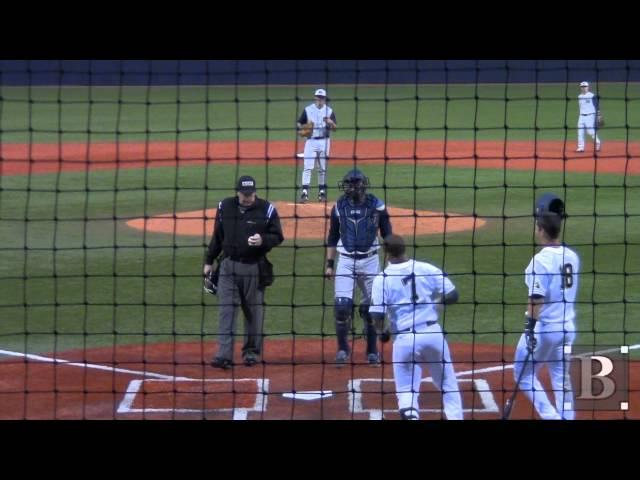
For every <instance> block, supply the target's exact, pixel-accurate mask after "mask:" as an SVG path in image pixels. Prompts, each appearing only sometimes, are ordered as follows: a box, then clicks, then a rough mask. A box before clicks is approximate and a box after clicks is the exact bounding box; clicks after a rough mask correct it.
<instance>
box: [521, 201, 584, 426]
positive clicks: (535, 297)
mask: <svg viewBox="0 0 640 480" xmlns="http://www.w3.org/2000/svg"><path fill="white" fill-rule="evenodd" d="M535 215H536V232H535V233H536V241H537V242H538V244H539V245H542V247H543V248H542V250H540V252H538V253H537V254H536V255H535V256H534V257H533V259H531V262H530V263H529V265H528V266H527V269H526V270H525V281H526V284H527V288H528V294H529V301H528V307H527V312H526V324H525V332H524V334H523V335H522V337H521V338H520V341H519V342H518V346H517V348H516V356H515V357H516V358H515V369H514V376H515V378H516V379H517V378H519V376H520V372H522V369H523V368H524V373H523V374H522V379H521V381H520V389H521V390H522V391H523V392H524V394H525V395H526V396H527V398H528V399H529V400H530V401H531V402H532V403H533V405H534V407H535V409H536V411H537V412H538V414H539V415H540V417H541V418H543V419H545V420H560V419H566V420H573V419H574V418H575V412H574V410H573V391H572V388H571V378H570V376H569V360H570V359H569V357H568V356H567V355H565V353H564V346H565V345H572V344H573V342H574V340H575V332H576V327H575V317H576V314H575V302H576V293H577V291H578V276H579V273H580V259H579V257H578V255H577V254H576V253H575V252H574V251H573V250H571V249H570V248H568V247H566V246H564V245H562V244H561V243H560V242H559V237H560V231H561V229H562V218H563V216H564V203H563V202H562V200H561V199H560V198H558V197H557V196H556V195H554V194H551V193H547V194H545V195H543V196H542V197H540V199H538V201H537V202H536V214H535ZM529 353H531V354H532V355H528V354H529ZM527 357H528V360H529V361H527V362H525V359H526V358H527ZM531 360H533V361H531ZM545 365H546V366H547V367H548V369H549V376H550V377H551V386H552V389H553V391H554V396H555V407H554V406H553V404H552V403H551V402H550V401H549V398H548V396H547V394H546V392H545V391H544V389H543V387H542V385H541V384H540V380H539V379H538V374H539V371H540V369H541V368H542V367H544V366H545ZM567 406H571V407H570V408H565V407H567Z"/></svg>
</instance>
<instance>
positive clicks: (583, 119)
mask: <svg viewBox="0 0 640 480" xmlns="http://www.w3.org/2000/svg"><path fill="white" fill-rule="evenodd" d="M580 86H581V87H588V86H589V83H588V82H582V83H580ZM578 105H579V106H580V114H579V115H578V149H577V151H584V131H585V130H586V131H587V133H588V134H589V135H590V136H591V137H592V138H595V141H596V150H600V139H599V138H598V135H597V133H596V129H595V123H596V113H597V111H598V97H596V95H594V94H593V92H589V91H587V92H586V93H581V94H580V95H578Z"/></svg>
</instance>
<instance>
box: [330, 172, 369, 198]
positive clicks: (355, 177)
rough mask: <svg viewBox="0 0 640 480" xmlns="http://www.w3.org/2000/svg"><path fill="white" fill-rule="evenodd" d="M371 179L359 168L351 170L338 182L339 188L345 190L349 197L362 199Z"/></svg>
mask: <svg viewBox="0 0 640 480" xmlns="http://www.w3.org/2000/svg"><path fill="white" fill-rule="evenodd" d="M368 186H369V179H368V178H367V177H366V176H365V174H364V173H362V172H361V171H360V170H358V169H357V168H354V169H353V170H350V171H349V172H347V174H346V175H345V176H344V177H343V178H342V181H341V182H339V183H338V188H339V189H340V190H342V191H343V192H344V194H345V195H346V196H347V198H350V199H352V200H356V201H358V200H360V199H362V197H364V194H365V192H366V191H367V187H368Z"/></svg>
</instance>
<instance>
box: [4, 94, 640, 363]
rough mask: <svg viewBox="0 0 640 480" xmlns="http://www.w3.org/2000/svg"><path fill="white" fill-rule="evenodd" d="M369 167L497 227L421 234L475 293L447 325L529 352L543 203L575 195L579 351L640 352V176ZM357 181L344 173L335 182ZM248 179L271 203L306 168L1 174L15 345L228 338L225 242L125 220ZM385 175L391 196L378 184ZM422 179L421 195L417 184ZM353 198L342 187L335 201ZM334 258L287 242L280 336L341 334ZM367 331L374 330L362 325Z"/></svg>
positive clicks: (422, 243)
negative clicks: (527, 319) (530, 280)
mask: <svg viewBox="0 0 640 480" xmlns="http://www.w3.org/2000/svg"><path fill="white" fill-rule="evenodd" d="M421 88H422V87H421ZM487 88H488V87H487ZM491 88H498V87H491ZM512 88H515V87H509V91H511V89H512ZM523 88H525V87H523ZM529 88H530V87H529ZM555 88H559V87H555ZM65 90H66V89H65ZM238 90H239V91H240V90H241V89H238ZM276 90H277V89H276ZM336 90H337V89H334V92H335V93H334V96H335V97H337V98H336V102H335V103H337V102H338V101H339V98H340V95H338V94H339V93H340V91H336ZM72 91H75V90H72ZM229 91H231V90H229ZM269 91H271V89H269ZM345 91H346V90H345ZM3 92H4V93H3V95H4V94H6V89H3ZM256 108H257V107H256ZM262 108H263V107H262ZM336 108H337V107H336ZM292 109H293V107H292ZM5 112H6V110H4V109H3V115H5ZM167 116H168V117H171V114H170V113H168V114H167ZM3 119H6V117H4V116H3ZM3 121H4V120H3ZM3 129H4V123H3ZM5 135H8V134H6V133H5ZM15 141H19V139H18V136H16V137H15ZM364 168H365V170H366V173H367V175H368V176H369V177H370V178H371V181H372V183H373V185H374V187H373V188H372V191H373V192H374V193H376V194H377V195H378V196H380V197H383V198H385V200H386V202H387V204H388V205H390V206H395V207H404V208H413V207H414V205H415V208H416V209H427V210H438V211H445V210H446V211H447V212H450V213H462V214H474V213H475V214H477V215H479V216H481V217H484V218H485V219H487V220H488V223H487V225H486V226H485V227H483V228H482V229H479V230H478V231H476V232H475V233H472V232H463V233H457V234H447V235H429V236H422V237H418V238H416V239H414V240H415V243H416V249H415V252H413V251H412V252H411V253H412V254H413V253H415V256H416V257H417V258H418V259H420V260H427V261H431V262H433V263H435V264H436V265H439V266H442V267H443V268H444V269H445V270H446V271H447V272H449V274H450V275H451V278H452V280H453V281H454V283H455V284H456V285H457V286H458V288H459V291H460V294H461V302H460V304H459V305H456V306H453V307H451V308H450V309H448V311H447V313H446V318H445V328H446V329H447V330H448V331H449V332H451V340H452V341H461V342H472V341H475V342H481V343H485V342H488V343H503V342H506V343H508V344H515V342H516V333H515V332H520V331H521V330H522V323H523V315H522V314H523V311H524V308H523V307H524V302H525V300H526V289H525V287H524V280H523V270H524V268H525V266H526V265H527V263H528V262H529V260H530V258H531V256H532V254H533V253H534V246H533V243H532V236H533V230H532V219H531V216H530V215H531V208H532V204H533V199H534V195H537V193H539V192H540V191H546V190H553V191H556V192H558V193H560V194H563V193H566V198H567V210H568V214H569V216H570V218H569V219H568V221H567V225H566V233H565V234H566V236H565V240H566V241H567V242H568V243H569V244H571V245H574V246H575V249H576V250H577V251H578V253H579V254H580V255H581V257H582V262H583V265H582V275H581V276H580V282H581V285H580V293H579V301H580V302H581V303H580V305H579V307H578V312H579V317H578V318H579V319H578V324H579V327H580V329H581V330H582V333H581V334H580V336H579V338H578V341H579V342H592V341H594V340H595V341H596V342H597V343H598V344H616V343H620V342H626V343H639V342H640V309H639V308H638V304H637V302H638V301H640V276H639V275H640V269H639V268H638V264H637V258H638V257H639V256H640V177H627V178H624V177H622V176H618V175H598V176H595V177H594V175H593V174H577V173H571V174H567V175H566V176H565V175H563V174H562V173H560V172H559V173H551V172H550V173H544V172H543V173H541V172H538V173H536V175H535V187H536V188H537V189H539V190H536V192H537V193H534V188H533V187H534V183H533V182H534V176H533V174H532V173H531V172H526V171H506V172H505V171H502V170H478V171H473V170H471V169H451V168H449V169H445V168H444V167H441V166H428V167H423V166H420V167H418V168H416V167H414V166H412V165H394V166H393V170H392V171H391V170H390V168H386V169H385V167H384V165H367V166H366V167H364ZM342 170H343V169H342V168H340V169H339V171H338V168H337V167H333V169H332V170H330V184H331V185H335V181H336V180H337V179H338V177H339V176H341V174H342ZM241 173H250V174H252V175H254V176H255V177H256V179H257V181H258V183H259V185H265V184H266V181H267V175H268V185H269V188H270V190H269V192H268V198H269V199H270V200H285V201H291V200H293V199H294V198H295V195H296V193H297V192H295V191H294V189H293V188H292V186H293V184H294V182H295V180H296V179H297V178H298V176H299V172H297V171H296V170H295V168H293V167H291V166H269V167H246V168H243V169H241V171H237V169H236V167H235V166H230V165H215V166H210V167H208V168H207V167H205V166H188V167H180V168H179V169H176V168H169V167H161V168H153V169H148V170H146V171H145V170H143V169H127V170H121V171H118V172H116V171H90V172H88V173H86V172H83V173H65V174H62V175H38V176H32V177H27V176H13V177H2V178H0V186H1V190H0V219H1V220H2V221H1V222H0V245H1V248H0V317H1V318H2V322H0V348H4V349H10V350H19V351H24V350H28V351H31V352H45V351H53V350H58V351H62V350H67V349H70V348H78V347H83V346H87V347H94V346H109V345H114V344H123V343H150V342H156V341H187V340H191V341H193V340H200V339H201V338H204V339H206V340H211V339H213V338H214V337H213V335H214V334H215V333H216V328H217V308H216V303H217V299H216V298H215V297H212V296H208V295H205V294H203V293H202V279H201V276H200V272H201V267H202V260H203V253H204V250H205V245H206V243H208V240H209V238H208V236H209V234H210V232H209V233H208V234H207V236H206V237H201V238H199V237H175V238H174V236H173V235H170V234H152V233H144V232H141V231H137V230H133V229H130V228H129V227H127V226H126V224H125V222H126V220H128V219H130V218H135V217H140V216H143V215H145V214H146V215H155V214H160V213H167V212H173V211H176V212H178V211H186V210H198V209H204V208H211V207H214V206H215V205H216V204H217V201H218V200H219V199H220V198H222V197H224V196H227V195H230V194H232V192H231V188H230V187H231V186H232V180H231V179H233V178H235V177H236V176H237V175H238V174H241ZM383 179H384V181H385V182H386V184H387V185H388V187H390V188H388V189H386V190H382V189H381V188H376V187H375V185H381V184H382V182H383ZM414 184H415V185H416V186H417V187H418V188H417V189H413V188H407V187H411V186H413V185H414ZM445 184H446V185H447V187H446V188H445V187H444V186H443V185H445ZM565 184H566V187H563V185H565ZM505 185H506V186H505ZM596 185H597V187H596ZM259 193H263V192H259ZM337 194H338V192H337V190H336V189H332V190H331V192H330V199H331V200H335V198H336V196H337ZM594 213H595V214H597V216H594ZM323 257H324V249H323V247H322V240H317V241H310V240H307V241H301V240H297V241H294V239H287V241H286V242H285V243H284V245H283V246H281V247H279V248H277V249H275V250H274V251H273V252H272V254H271V255H270V258H271V259H272V261H273V263H274V264H275V267H276V274H277V275H278V278H277V280H276V283H275V284H274V286H273V287H272V288H270V289H269V290H268V295H267V303H268V305H269V307H268V309H267V318H266V331H267V333H268V334H270V335H277V336H289V335H291V334H293V333H295V334H299V335H319V334H333V333H334V326H333V310H332V304H333V285H332V283H331V282H327V281H325V280H323V278H322V272H323ZM294 275H295V276H294ZM634 302H635V303H634ZM323 305H324V306H326V307H327V308H324V309H323V308H322V306H323ZM356 325H357V326H358V329H360V326H361V322H360V320H359V319H358V320H357V321H356ZM504 332H514V333H513V334H508V335H506V336H505V334H504ZM625 332H627V334H625Z"/></svg>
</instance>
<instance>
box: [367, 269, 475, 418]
mask: <svg viewBox="0 0 640 480" xmlns="http://www.w3.org/2000/svg"><path fill="white" fill-rule="evenodd" d="M453 290H455V286H454V285H453V283H452V282H451V280H449V278H447V276H446V275H445V274H444V273H443V272H442V270H440V269H439V268H437V267H435V266H433V265H430V264H428V263H425V262H418V261H415V260H409V261H407V262H403V263H391V264H389V265H388V266H387V268H385V270H384V272H382V273H380V274H378V275H377V276H376V278H375V280H374V281H373V292H372V304H371V307H370V308H369V312H370V313H387V315H388V318H389V320H390V324H391V333H392V334H393V335H394V340H393V376H394V379H395V384H396V395H397V397H398V408H399V409H400V410H402V409H405V408H413V409H415V410H416V411H419V407H418V396H419V394H420V383H421V381H422V365H424V366H426V367H428V369H429V371H430V373H431V375H432V377H433V382H434V384H435V385H436V387H437V388H438V389H439V390H441V391H442V392H444V393H443V403H444V412H445V414H446V416H447V419H449V420H462V419H463V414H462V396H461V395H460V390H459V389H458V381H457V379H456V374H455V371H454V368H453V363H452V362H451V354H450V352H449V345H448V344H447V340H446V338H445V336H444V334H443V332H442V328H441V326H440V324H439V323H438V310H437V309H436V306H437V305H438V303H437V302H438V300H436V299H437V298H438V297H444V296H445V295H446V294H448V293H450V292H452V291H453ZM414 292H415V296H416V297H417V298H414Z"/></svg>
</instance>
